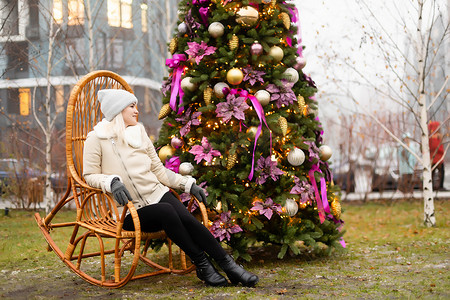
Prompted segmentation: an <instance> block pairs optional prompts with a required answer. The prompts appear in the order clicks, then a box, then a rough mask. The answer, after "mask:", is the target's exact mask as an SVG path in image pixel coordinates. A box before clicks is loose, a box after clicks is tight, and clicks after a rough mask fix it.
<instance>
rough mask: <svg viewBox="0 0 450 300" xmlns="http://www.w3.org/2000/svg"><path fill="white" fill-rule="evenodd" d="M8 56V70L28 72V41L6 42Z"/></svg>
mask: <svg viewBox="0 0 450 300" xmlns="http://www.w3.org/2000/svg"><path fill="white" fill-rule="evenodd" d="M5 48H6V56H7V57H8V66H7V71H8V72H28V43H27V42H9V43H6V44H5Z"/></svg>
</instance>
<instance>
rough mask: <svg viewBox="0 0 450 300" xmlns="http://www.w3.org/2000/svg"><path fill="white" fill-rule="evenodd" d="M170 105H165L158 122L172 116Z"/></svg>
mask: <svg viewBox="0 0 450 300" xmlns="http://www.w3.org/2000/svg"><path fill="white" fill-rule="evenodd" d="M170 111H171V109H170V104H169V103H167V104H164V105H163V106H162V107H161V110H160V111H159V115H158V120H161V119H164V118H165V117H167V116H168V115H169V114H170Z"/></svg>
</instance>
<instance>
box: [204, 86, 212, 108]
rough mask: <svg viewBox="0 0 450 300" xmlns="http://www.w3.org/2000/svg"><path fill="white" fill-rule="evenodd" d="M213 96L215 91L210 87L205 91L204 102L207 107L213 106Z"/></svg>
mask: <svg viewBox="0 0 450 300" xmlns="http://www.w3.org/2000/svg"><path fill="white" fill-rule="evenodd" d="M212 94H213V89H212V88H211V87H209V86H208V87H207V88H206V89H205V90H204V91H203V100H204V101H205V104H206V105H209V104H211V97H212Z"/></svg>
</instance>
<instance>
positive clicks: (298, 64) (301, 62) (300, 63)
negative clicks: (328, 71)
mask: <svg viewBox="0 0 450 300" xmlns="http://www.w3.org/2000/svg"><path fill="white" fill-rule="evenodd" d="M305 66H306V58H304V57H300V56H298V57H297V58H296V59H295V65H294V69H296V70H297V71H300V70H301V69H303V68H304V67H305Z"/></svg>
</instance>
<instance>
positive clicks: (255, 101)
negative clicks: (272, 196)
mask: <svg viewBox="0 0 450 300" xmlns="http://www.w3.org/2000/svg"><path fill="white" fill-rule="evenodd" d="M224 92H225V94H227V93H230V94H232V95H239V96H240V97H244V98H246V99H250V101H251V102H252V105H253V107H254V108H255V111H256V115H257V116H258V118H259V126H258V130H257V131H256V134H255V143H254V145H253V155H252V170H251V171H250V174H249V175H248V179H249V180H252V178H253V174H254V172H255V151H256V145H257V144H258V139H259V136H260V135H261V132H262V124H263V123H264V124H265V125H266V127H267V129H268V130H269V135H270V154H271V155H272V132H271V131H270V129H269V126H268V125H267V122H266V118H265V116H264V109H263V107H262V105H261V103H259V101H258V99H256V97H255V96H253V95H250V94H249V92H248V91H245V90H242V89H231V90H230V89H228V88H224Z"/></svg>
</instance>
